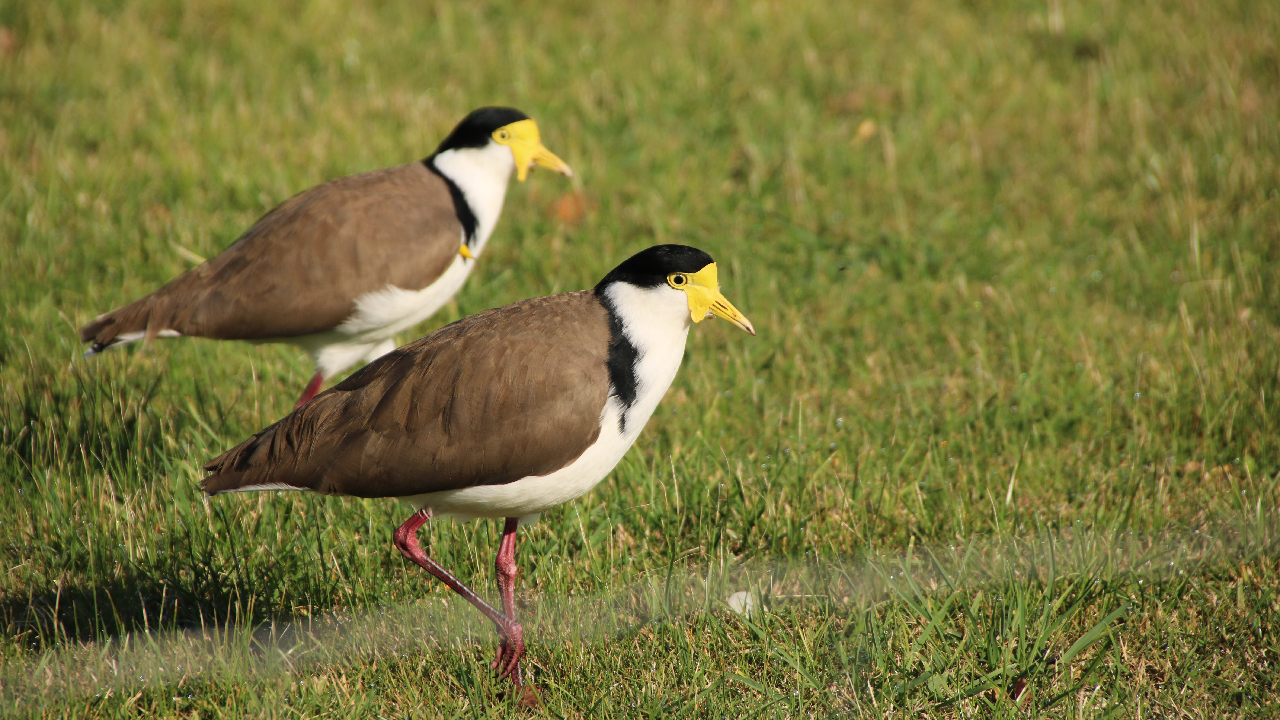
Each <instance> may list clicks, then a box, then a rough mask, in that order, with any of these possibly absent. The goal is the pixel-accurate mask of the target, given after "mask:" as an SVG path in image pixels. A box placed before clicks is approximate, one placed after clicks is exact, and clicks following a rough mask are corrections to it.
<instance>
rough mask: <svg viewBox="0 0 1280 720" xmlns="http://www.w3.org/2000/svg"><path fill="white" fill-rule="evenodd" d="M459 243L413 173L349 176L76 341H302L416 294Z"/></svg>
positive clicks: (422, 174)
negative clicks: (371, 299) (383, 301)
mask: <svg viewBox="0 0 1280 720" xmlns="http://www.w3.org/2000/svg"><path fill="white" fill-rule="evenodd" d="M461 240H462V224H461V223H460V222H459V221H458V216H457V213H456V212H455V210H454V206H453V200H452V199H451V197H450V195H449V190H448V186H447V185H446V184H445V182H444V180H442V179H441V178H440V177H439V176H438V175H436V174H435V173H433V172H431V171H430V170H428V169H427V168H426V167H425V166H424V165H423V164H422V163H411V164H408V165H399V166H397V167H393V168H387V169H385V170H375V171H373V172H367V173H361V174H359V175H350V176H348V177H344V178H339V179H337V180H333V181H331V182H328V183H325V184H323V185H319V186H316V187H314V188H312V189H310V190H307V191H306V192H303V193H301V194H299V195H296V196H294V197H293V198H291V199H290V200H287V201H286V202H284V203H283V204H281V205H280V206H278V207H277V208H275V209H274V210H272V211H271V212H270V213H267V215H266V216H264V217H263V218H262V219H261V220H259V221H258V222H257V223H255V224H254V225H253V227H251V228H249V230H248V231H247V232H245V234H244V235H242V236H241V237H240V239H239V240H237V241H236V242H235V244H233V245H232V246H231V247H229V248H227V249H226V250H225V251H223V252H222V253H221V254H219V255H218V256H217V257H214V258H213V259H211V260H209V261H208V262H205V263H204V264H202V265H200V266H199V267H195V268H192V269H191V270H188V271H187V272H185V273H183V274H182V275H179V276H178V277H177V278H175V279H174V280H173V281H171V282H170V283H169V284H167V285H165V286H164V287H162V288H160V289H159V290H156V291H155V292H153V293H151V294H150V295H147V296H146V297H143V298H141V299H139V300H137V301H136V302H134V303H132V304H130V305H127V306H125V307H123V308H120V309H118V310H115V311H113V312H111V313H108V314H106V315H104V316H102V317H100V318H98V319H97V320H95V321H94V322H92V323H89V324H88V325H86V326H85V327H83V328H81V330H80V335H81V339H82V340H83V341H84V342H94V343H95V344H96V345H97V346H100V347H105V346H107V345H110V344H111V343H112V341H113V340H114V339H115V338H116V336H117V335H120V334H123V333H127V332H140V331H146V332H148V334H150V335H154V334H155V333H158V332H160V331H161V330H176V331H177V332H179V333H181V334H183V335H197V336H202V337H211V338H221V339H240V340H265V339H272V338H284V337H295V336H299V335H309V334H312V333H316V332H320V331H323V330H328V329H331V328H333V327H335V326H337V325H339V324H341V323H342V321H343V320H345V319H346V318H347V317H348V316H350V315H351V313H352V311H353V310H354V309H355V299H356V298H357V297H359V296H360V295H363V294H365V293H368V292H372V291H375V290H381V289H382V288H384V287H386V286H387V285H395V286H396V287H399V288H404V289H406V290H420V289H422V288H424V287H427V286H428V285H430V284H431V283H432V282H434V281H435V279H436V278H438V277H439V276H440V275H441V274H442V273H443V272H444V271H445V269H446V268H448V266H449V263H451V262H453V259H454V257H455V256H456V255H457V254H458V246H459V244H460V243H461Z"/></svg>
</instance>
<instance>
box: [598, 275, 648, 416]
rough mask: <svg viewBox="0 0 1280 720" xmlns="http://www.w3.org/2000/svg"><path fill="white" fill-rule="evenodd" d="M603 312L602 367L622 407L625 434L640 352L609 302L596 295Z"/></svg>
mask: <svg viewBox="0 0 1280 720" xmlns="http://www.w3.org/2000/svg"><path fill="white" fill-rule="evenodd" d="M597 297H599V298H600V302H601V303H602V304H603V305H604V309H605V310H606V311H607V312H608V313H609V359H608V360H606V361H605V364H606V365H607V366H608V368H609V385H610V386H611V388H612V395H613V397H616V398H618V401H619V402H621V403H622V406H623V407H622V414H621V415H620V416H619V417H618V430H619V432H622V433H624V434H625V433H626V432H627V411H628V410H630V409H631V405H632V404H633V403H635V401H636V393H637V392H639V385H640V380H639V378H637V377H636V363H638V362H640V351H639V350H638V349H636V346H635V345H633V344H632V343H631V340H630V338H628V337H627V334H626V333H625V332H623V330H622V320H621V318H619V317H618V311H617V308H615V307H614V305H613V300H611V299H610V298H609V297H608V296H606V295H604V294H603V293H600V294H598V295H597Z"/></svg>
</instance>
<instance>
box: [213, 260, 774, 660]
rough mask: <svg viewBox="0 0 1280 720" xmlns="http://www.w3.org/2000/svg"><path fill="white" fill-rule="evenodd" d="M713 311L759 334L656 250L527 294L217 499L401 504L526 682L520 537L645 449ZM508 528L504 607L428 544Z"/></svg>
mask: <svg viewBox="0 0 1280 720" xmlns="http://www.w3.org/2000/svg"><path fill="white" fill-rule="evenodd" d="M712 315H715V316H718V317H721V318H724V319H725V320H728V321H729V322H731V323H733V324H734V325H737V326H738V327H739V328H742V329H743V330H745V331H747V332H749V333H751V334H752V335H754V334H755V330H754V329H753V328H752V326H751V323H750V322H749V321H748V320H747V318H746V317H744V316H743V315H742V313H740V312H738V310H737V309H736V308H734V307H733V305H731V304H730V303H729V301H728V300H726V299H725V298H724V296H723V295H721V294H720V287H719V282H718V279H717V270H716V264H715V262H714V261H712V259H711V256H709V255H707V254H706V253H705V252H702V251H701V250H697V249H694V248H691V247H685V246H682V245H660V246H657V247H652V248H649V249H648V250H644V251H643V252H640V253H638V254H636V255H635V256H633V257H631V258H630V259H628V260H627V261H626V262H624V263H622V264H621V265H619V266H618V267H616V268H614V269H613V271H611V272H610V273H609V274H608V275H606V276H605V278H604V279H603V280H601V281H600V283H599V284H598V285H596V287H595V289H594V290H583V291H578V292H569V293H564V294H561V295H554V296H551V297H543V298H536V299H533V300H525V301H522V302H518V303H515V304H512V305H507V306H505V307H500V308H497V309H494V310H488V311H486V312H482V313H480V314H478V315H472V316H470V317H467V318H464V319H462V320H459V321H458V322H455V323H453V324H451V325H447V326H445V327H443V328H441V329H440V330H438V331H436V332H434V333H432V334H430V335H428V336H426V337H424V338H421V339H419V340H417V341H415V342H413V343H410V344H408V345H405V346H404V347H402V348H400V349H398V350H395V351H393V352H391V353H389V354H387V355H385V356H383V357H382V358H380V359H378V360H375V361H374V362H372V363H370V364H369V365H367V366H365V367H364V368H362V369H360V370H358V371H356V372H355V373H354V374H353V375H351V377H349V378H347V379H346V380H344V381H342V382H341V383H338V384H337V385H335V386H334V387H333V388H332V389H330V390H328V391H327V392H325V393H322V394H321V395H319V396H318V397H316V398H315V399H314V400H312V401H311V402H310V403H309V404H307V405H305V406H304V407H302V408H299V409H298V410H295V411H294V412H293V413H292V414H290V415H288V416H287V417H285V418H284V419H283V420H280V421H279V422H277V423H276V424H274V425H272V426H270V427H268V428H267V429H265V430H263V431H262V432H260V433H258V434H257V435H254V436H253V437H252V438H249V439H248V440H246V441H244V442H243V443H241V444H240V445H238V446H236V447H235V448H233V449H231V450H229V451H227V452H226V453H224V454H223V455H221V456H219V457H218V458H216V459H214V460H212V461H211V462H209V463H208V464H207V465H205V470H207V471H208V472H209V473H210V474H209V475H208V477H206V478H205V479H204V481H203V483H202V487H203V488H204V490H205V492H207V493H208V494H209V495H218V494H220V493H226V492H243V491H249V490H313V491H316V492H320V493H335V494H342V495H353V496H356V497H364V498H379V497H388V498H400V499H402V500H406V501H408V502H409V503H411V504H412V505H414V506H416V507H417V508H418V510H417V512H415V513H413V515H412V516H411V517H410V518H409V519H408V520H406V521H405V523H404V524H403V525H401V526H400V527H399V529H397V530H396V531H395V536H394V540H395V545H396V547H398V548H399V549H400V551H401V552H402V553H404V555H405V556H406V557H408V558H409V559H410V560H412V561H413V562H415V563H417V564H418V565H420V566H422V567H423V568H425V569H426V570H427V571H428V572H430V573H431V574H432V575H434V576H436V577H437V578H439V579H440V580H441V581H443V582H444V583H445V584H446V585H448V586H449V587H450V588H452V589H453V590H454V591H456V592H457V593H458V594H460V595H462V596H463V597H464V598H466V599H467V601H468V602H470V603H471V604H472V605H474V606H475V607H476V608H477V609H479V610H480V612H481V613H483V614H484V615H485V616H486V617H488V618H489V619H490V620H491V621H493V623H494V625H496V626H497V629H498V634H499V636H500V638H501V643H500V645H499V648H498V653H497V658H496V659H495V660H494V661H493V667H494V669H495V670H497V671H498V673H499V675H500V676H509V677H512V678H513V679H514V680H515V682H516V683H517V684H520V682H521V679H520V657H521V655H522V654H523V653H524V635H523V631H522V630H521V627H520V623H519V622H517V621H516V617H515V601H514V586H515V577H516V572H517V569H516V564H515V547H516V545H515V541H516V528H517V527H518V526H519V525H521V524H523V523H528V522H531V521H533V520H536V519H537V518H538V515H539V514H540V513H542V512H545V511H546V510H548V509H549V508H552V507H555V506H556V505H559V504H561V503H565V502H568V501H570V500H573V499H574V498H576V497H579V496H580V495H582V494H583V493H585V492H587V491H588V490H590V489H591V488H593V487H595V485H596V484H597V483H599V482H600V481H601V480H602V479H603V478H604V477H605V476H606V475H607V474H608V473H609V471H610V470H612V469H613V467H614V466H615V465H617V463H618V461H619V460H621V459H622V456H623V454H624V453H626V451H627V449H628V448H630V447H631V444H632V443H634V442H635V440H636V436H637V435H639V434H640V431H641V429H642V428H644V425H645V423H646V422H647V421H648V419H649V416H650V415H651V414H652V413H653V411H654V408H656V407H657V405H658V401H659V400H661V399H662V396H663V394H665V393H666V391H667V388H668V386H670V385H671V381H672V380H673V379H674V378H675V375H676V370H678V369H679V367H680V361H681V359H682V358H683V357H684V346H685V340H686V338H687V337H688V333H689V328H690V326H692V325H693V324H694V323H697V322H700V321H702V320H703V319H704V318H708V317H711V316H712ZM441 516H452V517H455V518H461V519H471V518H503V519H505V525H504V526H503V530H502V538H501V541H500V543H499V550H498V555H497V561H496V567H497V578H498V587H499V594H500V596H501V598H502V610H501V611H499V610H498V609H497V608H496V607H494V606H493V605H491V604H489V603H488V602H486V601H485V600H484V599H482V598H481V597H480V596H479V595H477V594H476V593H475V592H474V591H472V590H471V589H470V588H468V587H467V586H466V585H465V584H464V583H463V582H462V581H460V580H458V579H457V578H456V577H454V576H453V575H452V574H450V573H449V571H448V570H446V569H445V568H443V567H441V566H440V565H439V564H437V563H436V562H435V561H434V560H432V559H431V557H429V556H428V555H427V553H426V552H424V551H423V550H422V549H421V548H420V547H419V545H418V539H417V531H418V528H419V527H421V526H422V525H423V524H424V523H426V522H427V521H428V520H430V519H431V518H433V517H441Z"/></svg>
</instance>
